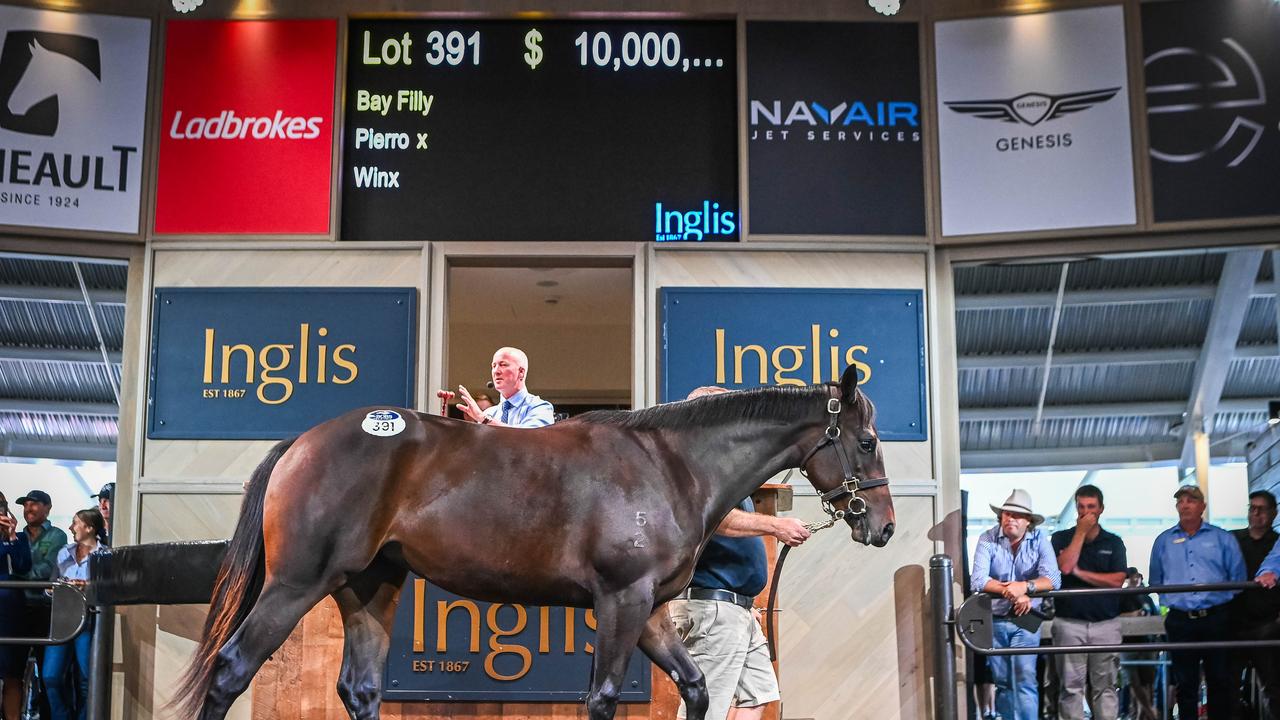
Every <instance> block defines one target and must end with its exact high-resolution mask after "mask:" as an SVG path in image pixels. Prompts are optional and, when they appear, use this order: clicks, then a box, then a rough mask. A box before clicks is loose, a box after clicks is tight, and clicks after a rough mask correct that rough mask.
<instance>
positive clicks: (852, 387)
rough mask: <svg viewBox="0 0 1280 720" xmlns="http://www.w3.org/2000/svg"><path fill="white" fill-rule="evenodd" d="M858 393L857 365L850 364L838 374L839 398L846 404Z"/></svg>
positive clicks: (851, 401) (850, 402)
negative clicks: (842, 372) (841, 373)
mask: <svg viewBox="0 0 1280 720" xmlns="http://www.w3.org/2000/svg"><path fill="white" fill-rule="evenodd" d="M857 394H858V366H857V365H850V366H849V367H847V368H845V369H844V374H843V375H841V376H840V400H841V401H842V402H844V403H845V404H846V405H849V404H852V403H853V399H854V398H855V397H856V396H857Z"/></svg>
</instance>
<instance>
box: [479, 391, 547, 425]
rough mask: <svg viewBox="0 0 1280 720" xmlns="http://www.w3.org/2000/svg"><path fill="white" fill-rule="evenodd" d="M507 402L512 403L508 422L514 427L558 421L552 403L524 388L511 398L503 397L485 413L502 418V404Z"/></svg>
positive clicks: (497, 418)
mask: <svg viewBox="0 0 1280 720" xmlns="http://www.w3.org/2000/svg"><path fill="white" fill-rule="evenodd" d="M507 403H510V404H511V410H510V411H509V412H508V413H507V420H506V423H507V424H508V425H510V426H512V427H520V428H536V427H544V426H547V425H550V424H551V423H553V422H555V421H556V418H555V413H556V409H555V408H554V407H552V405H551V403H549V402H547V401H546V400H543V399H542V398H540V397H538V396H537V395H534V394H533V393H531V392H529V391H528V390H523V389H522V390H520V392H518V393H516V394H515V395H512V396H511V397H509V398H503V399H502V401H501V402H499V403H498V404H497V405H494V406H493V407H491V408H489V409H488V410H485V411H484V414H485V415H487V416H489V417H491V418H493V419H494V420H501V419H502V406H503V405H506V404H507Z"/></svg>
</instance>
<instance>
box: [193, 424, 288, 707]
mask: <svg viewBox="0 0 1280 720" xmlns="http://www.w3.org/2000/svg"><path fill="white" fill-rule="evenodd" d="M295 440H297V438H290V439H288V440H284V441H282V442H280V443H278V444H277V445H276V446H275V447H273V448H271V451H270V452H268V453H267V456H266V457H265V458H263V459H262V462H260V463H258V467H257V468H256V469H255V470H254V471H253V475H252V476H251V477H250V479H249V486H248V488H246V490H245V494H244V500H243V501H242V502H241V505H240V520H239V521H238V522H237V523H236V531H235V534H234V535H232V536H231V543H230V545H229V546H228V547H227V555H226V557H225V558H223V560H222V567H221V569H219V570H218V579H217V582H216V583H215V585H214V588H213V599H212V600H211V601H210V603H209V615H208V617H207V618H206V619H205V623H204V636H203V637H202V638H201V639H200V645H199V646H198V647H197V648H196V653H195V655H194V656H193V657H192V658H191V665H190V666H188V667H187V670H186V672H184V673H183V675H182V679H181V680H180V681H179V682H178V690H177V692H175V693H174V696H173V700H172V701H171V703H170V705H171V706H172V707H175V708H176V709H177V711H178V714H179V715H180V716H181V717H195V716H196V715H197V714H198V713H199V712H200V709H201V707H202V706H203V705H204V699H205V696H206V694H208V692H209V687H210V686H211V685H212V684H213V673H214V668H215V665H216V661H217V656H218V651H219V650H221V649H222V646H223V645H225V644H226V642H227V640H228V639H229V638H230V637H231V635H232V634H233V633H235V631H236V630H237V629H238V628H239V627H240V625H241V624H242V623H243V622H244V619H245V617H246V616H248V614H249V611H250V610H252V609H253V606H254V603H256V602H257V600H258V594H259V593H261V592H262V581H263V575H264V568H265V562H264V557H263V541H262V516H263V499H264V498H265V497H266V494H267V481H268V480H269V479H270V478H271V471H272V470H274V469H275V466H276V463H277V462H278V461H279V460H280V458H281V457H282V456H283V455H284V454H285V452H286V451H288V449H289V448H290V447H291V446H292V445H293V443H294V441H295Z"/></svg>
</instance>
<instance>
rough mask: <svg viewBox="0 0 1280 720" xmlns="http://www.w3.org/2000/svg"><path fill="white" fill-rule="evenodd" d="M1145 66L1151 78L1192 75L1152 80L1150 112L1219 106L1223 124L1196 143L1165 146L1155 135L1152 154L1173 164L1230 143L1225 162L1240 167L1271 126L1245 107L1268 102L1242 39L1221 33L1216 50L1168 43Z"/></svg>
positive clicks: (1167, 113)
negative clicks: (1157, 144) (1169, 80)
mask: <svg viewBox="0 0 1280 720" xmlns="http://www.w3.org/2000/svg"><path fill="white" fill-rule="evenodd" d="M1143 65H1144V66H1145V67H1146V71H1147V75H1148V77H1151V76H1152V75H1155V74H1156V73H1162V72H1163V73H1165V74H1166V75H1168V74H1176V76H1177V77H1183V78H1186V79H1187V81H1186V82H1176V83H1166V84H1148V85H1147V114H1148V115H1150V116H1151V117H1152V118H1153V119H1154V118H1156V117H1159V116H1170V115H1173V116H1176V115H1179V114H1182V113H1203V112H1206V111H1210V112H1212V111H1219V112H1218V116H1219V117H1220V123H1219V124H1218V127H1219V128H1221V129H1220V130H1219V131H1215V133H1214V137H1209V138H1206V139H1203V140H1201V141H1200V142H1202V143H1205V144H1201V145H1199V146H1198V147H1193V148H1184V149H1179V150H1174V149H1172V148H1165V149H1160V148H1157V147H1155V144H1154V138H1153V143H1152V147H1151V157H1153V158H1155V159H1157V160H1163V161H1164V162H1169V163H1190V162H1195V161H1197V160H1200V159H1202V158H1205V157H1208V156H1209V155H1212V154H1215V153H1218V152H1219V151H1221V150H1224V149H1226V148H1227V147H1228V146H1230V149H1229V150H1227V151H1226V152H1225V153H1222V160H1223V161H1224V164H1225V166H1226V167H1236V166H1237V165H1239V164H1240V163H1242V162H1244V161H1245V160H1246V159H1248V157H1249V155H1250V154H1251V153H1252V152H1253V150H1254V148H1255V147H1257V145H1258V141H1259V140H1261V139H1262V134H1263V132H1265V130H1266V126H1265V125H1263V124H1262V123H1259V122H1257V121H1256V120H1254V119H1251V118H1249V117H1248V116H1247V115H1246V114H1245V111H1246V110H1247V109H1249V108H1263V109H1264V108H1265V107H1266V104H1267V86H1266V83H1265V82H1264V81H1263V79H1262V72H1261V71H1260V70H1259V69H1258V63H1257V62H1255V61H1254V59H1253V57H1252V56H1250V55H1249V53H1248V51H1246V50H1245V49H1244V48H1243V47H1242V46H1241V45H1240V43H1238V42H1236V41H1235V40H1233V39H1232V38H1222V47H1221V48H1220V49H1219V52H1216V53H1214V52H1204V51H1201V50H1197V49H1195V48H1189V47H1173V48H1168V49H1165V50H1161V51H1159V52H1157V53H1154V54H1152V55H1151V56H1150V57H1148V58H1147V59H1146V60H1145V61H1144V62H1143ZM1233 66H1234V67H1235V68H1236V69H1235V70H1232V67H1233ZM1153 135H1154V133H1153ZM1184 136H1185V135H1184Z"/></svg>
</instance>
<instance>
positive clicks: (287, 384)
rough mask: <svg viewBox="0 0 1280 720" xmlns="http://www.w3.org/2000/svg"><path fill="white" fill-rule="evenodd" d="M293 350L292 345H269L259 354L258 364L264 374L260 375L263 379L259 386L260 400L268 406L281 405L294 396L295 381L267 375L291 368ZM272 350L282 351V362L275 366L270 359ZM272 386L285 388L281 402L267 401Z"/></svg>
mask: <svg viewBox="0 0 1280 720" xmlns="http://www.w3.org/2000/svg"><path fill="white" fill-rule="evenodd" d="M292 349H293V346H292V345H278V344H277V345H267V346H264V347H263V348H262V350H261V351H260V352H259V353H258V364H259V365H261V366H262V374H261V375H259V377H261V378H262V382H261V383H260V384H259V385H258V400H260V401H262V402H263V403H266V404H267V405H279V404H280V403H283V402H285V401H286V400H288V399H289V398H290V397H292V395H293V381H291V380H289V378H286V377H276V376H274V375H268V374H267V373H273V372H279V371H280V370H284V369H285V368H287V367H289V361H290V359H291V355H292V354H291V353H290V352H289V351H290V350H292ZM272 350H279V351H280V362H278V363H274V364H273V363H271V362H270V360H269V358H270V356H271V351H272ZM272 385H282V386H284V394H282V395H281V396H280V399H279V400H268V399H267V388H268V387H270V386H272Z"/></svg>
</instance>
